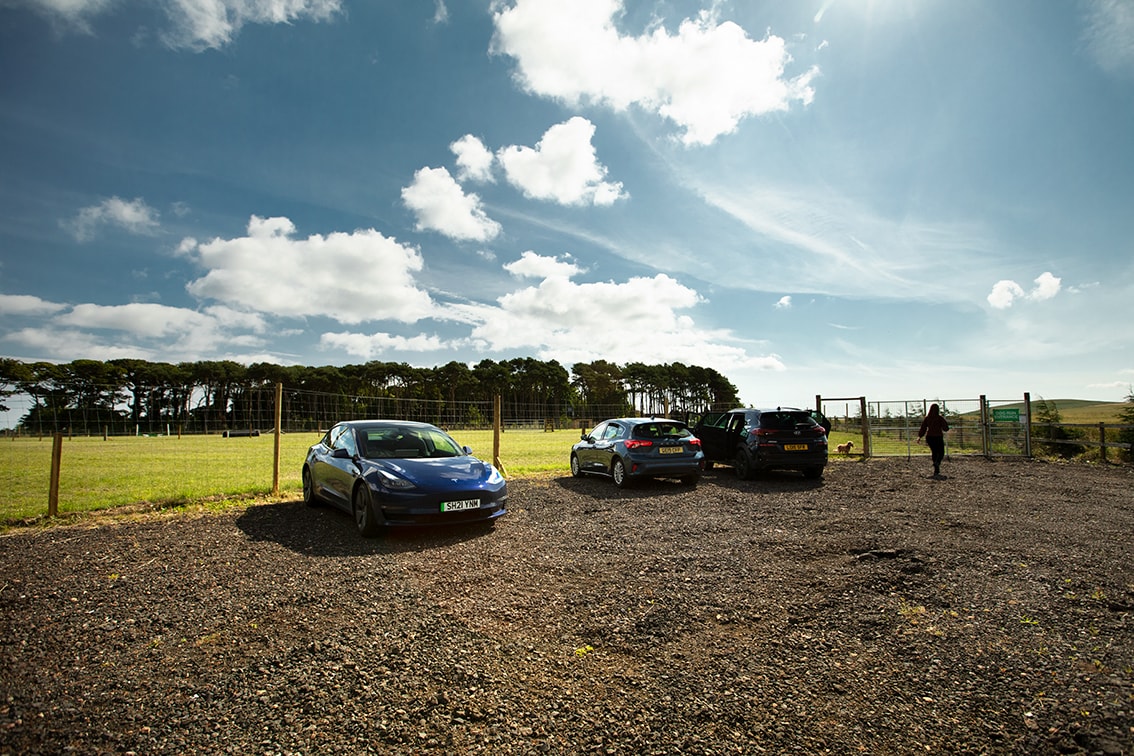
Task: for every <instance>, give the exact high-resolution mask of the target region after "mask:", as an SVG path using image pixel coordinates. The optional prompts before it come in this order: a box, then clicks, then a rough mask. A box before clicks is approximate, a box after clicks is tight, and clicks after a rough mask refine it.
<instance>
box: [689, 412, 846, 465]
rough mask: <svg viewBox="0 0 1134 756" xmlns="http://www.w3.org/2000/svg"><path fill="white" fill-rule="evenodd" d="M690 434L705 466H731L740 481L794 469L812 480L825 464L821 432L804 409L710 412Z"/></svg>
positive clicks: (825, 455)
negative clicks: (703, 457)
mask: <svg viewBox="0 0 1134 756" xmlns="http://www.w3.org/2000/svg"><path fill="white" fill-rule="evenodd" d="M693 435H695V436H696V437H697V438H699V439H701V448H702V450H703V451H704V452H705V459H706V466H708V465H711V464H712V463H713V462H723V463H724V464H728V465H732V466H733V467H735V468H736V474H737V476H739V477H740V478H751V477H752V476H753V475H755V474H756V473H758V472H762V471H764V470H798V471H799V472H802V473H803V475H804V476H805V477H807V478H811V479H818V478H821V477H823V468H824V467H826V466H827V432H826V430H824V429H823V426H821V425H819V424H818V423H817V422H815V418H813V417H812V416H811V413H810V412H808V411H807V410H802V409H796V408H794V407H776V408H774V409H735V410H729V411H728V412H724V413H710V414H707V415H705V416H703V417H702V418H701V420H700V421H699V422H698V423H697V424H696V426H695V427H694V428H693Z"/></svg>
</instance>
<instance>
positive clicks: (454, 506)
mask: <svg viewBox="0 0 1134 756" xmlns="http://www.w3.org/2000/svg"><path fill="white" fill-rule="evenodd" d="M478 507H480V499H464V500H463V501H443V502H441V511H442V512H459V511H460V510H462V509H477V508H478Z"/></svg>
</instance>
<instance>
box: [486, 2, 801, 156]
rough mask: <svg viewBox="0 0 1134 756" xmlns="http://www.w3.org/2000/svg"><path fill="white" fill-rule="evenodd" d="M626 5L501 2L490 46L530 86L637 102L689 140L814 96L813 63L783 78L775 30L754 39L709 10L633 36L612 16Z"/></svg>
mask: <svg viewBox="0 0 1134 756" xmlns="http://www.w3.org/2000/svg"><path fill="white" fill-rule="evenodd" d="M623 9H624V6H623V3H622V0H575V1H574V2H570V3H566V2H562V0H516V2H514V3H511V4H509V5H507V6H503V5H502V4H500V3H497V4H496V7H495V10H494V14H493V18H494V21H495V24H496V36H495V38H494V40H493V51H494V52H496V53H499V54H503V55H508V56H510V57H512V58H514V59H515V61H516V65H517V71H516V78H517V80H518V81H519V82H520V84H521V85H522V86H523V87H524V88H525V89H527V90H528V91H530V92H532V93H535V94H538V95H542V96H545V97H550V98H554V99H558V100H561V101H564V102H566V103H568V104H572V105H573V104H578V103H580V102H593V103H598V104H602V105H606V106H609V107H611V108H613V109H615V110H625V109H627V108H629V107H630V106H631V105H637V106H640V107H642V108H645V109H647V110H652V111H654V112H656V113H658V114H659V115H661V116H662V117H664V118H667V119H669V120H671V121H673V122H674V123H676V124H677V125H678V126H679V127H680V128H681V129H682V130H683V134H682V140H683V141H684V142H685V143H686V144H689V145H697V144H710V143H711V142H713V141H714V140H715V139H716V138H717V137H718V136H720V135H722V134H728V133H731V132H733V131H735V130H736V128H737V126H738V124H739V123H740V121H741V120H742V119H744V118H745V117H748V116H757V115H762V114H766V113H772V112H776V111H783V110H787V109H788V107H789V106H790V105H791V103H792V102H801V103H803V104H808V103H810V102H811V100H812V99H813V98H814V90H813V89H812V87H811V81H812V79H813V78H814V77H815V76H816V75H817V74H818V70H817V69H810V70H808V71H806V72H804V73H802V74H799V75H797V76H795V77H791V78H788V77H787V76H786V75H785V69H786V67H787V65H788V64H789V63H790V62H791V56H790V55H789V53H788V51H787V46H786V44H785V42H784V40H783V39H781V38H780V37H776V36H773V35H771V34H769V35H767V36H766V37H765V38H764V39H760V40H757V39H752V38H751V37H749V36H748V34H747V33H746V32H745V30H744V29H742V28H741V27H740V26H738V25H737V24H735V23H733V22H729V21H726V22H718V20H717V18H716V17H715V15H714V14H713V13H712V12H709V11H702V12H701V13H700V14H699V15H698V16H697V17H696V18H686V19H684V20H683V21H682V22H681V23H680V25H679V27H678V30H677V33H676V34H670V32H669V31H668V30H666V29H665V28H663V27H662V26H661V25H660V24H659V25H657V26H656V27H655V28H653V29H652V30H647V31H645V32H644V33H642V34H640V35H638V36H632V35H627V34H623V33H621V32H620V31H619V30H618V29H617V27H616V25H615V19H616V18H618V17H620V16H621V15H622V13H623Z"/></svg>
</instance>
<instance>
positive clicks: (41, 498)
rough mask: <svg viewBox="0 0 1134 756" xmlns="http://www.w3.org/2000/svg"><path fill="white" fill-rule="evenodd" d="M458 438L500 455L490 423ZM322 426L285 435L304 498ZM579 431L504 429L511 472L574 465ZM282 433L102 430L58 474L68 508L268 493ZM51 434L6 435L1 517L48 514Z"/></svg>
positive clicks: (74, 450) (293, 484) (287, 494)
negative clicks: (308, 463) (304, 473)
mask: <svg viewBox="0 0 1134 756" xmlns="http://www.w3.org/2000/svg"><path fill="white" fill-rule="evenodd" d="M452 436H453V437H454V438H455V439H457V441H459V442H460V443H462V444H465V445H468V446H470V447H472V449H473V453H474V454H476V455H477V456H479V457H481V458H482V459H487V460H491V459H492V444H493V440H492V439H493V437H492V431H491V430H484V431H455V432H453V433H452ZM319 438H320V436H319V434H316V433H311V434H293V433H286V434H284V435H283V436H282V438H281V442H280V495H281V496H282V497H284V498H292V497H298V496H299V495H300V492H301V488H302V484H301V482H300V468H301V467H302V465H303V459H304V457H305V455H306V454H307V449H308V447H310V446H311V445H312V444H314V443H315V442H317V441H318V440H319ZM578 438H579V435H578V431H570V430H561V431H555V432H553V433H545V432H543V431H529V430H509V431H506V432H504V433H502V434H501V442H500V446H501V448H500V460H501V463H502V466H503V468H504V470H505V473H506V474H507V475H508V476H509V477H515V476H522V475H526V474H532V473H539V472H546V471H555V470H561V471H566V470H567V458H568V455H569V453H570V450H571V444H573V443H574V442H575V441H577V440H578ZM274 453H275V439H274V437H273V436H271V435H261V436H255V437H250V438H239V437H238V438H224V437H223V436H219V435H208V436H182V437H180V438H178V437H175V436H156V437H149V436H112V437H110V438H108V439H106V440H104V439H103V438H102V437H101V436H96V437H74V438H64V439H63V452H62V456H61V465H60V476H59V477H60V480H59V513H60V514H61V515H66V514H73V513H77V512H88V511H95V510H100V509H110V508H114V507H121V506H125V505H137V504H146V503H148V504H152V505H155V506H177V505H184V504H200V503H202V502H206V503H207V502H211V501H212V502H220V501H223V499H225V498H226V497H232V498H242V497H266V496H269V495H270V494H271V491H272V475H273V472H272V468H273V459H274ZM50 485H51V438H50V437H44V438H30V437H19V438H14V437H9V438H4V439H2V440H0V486H2V490H3V491H4V492H5V494H6V495H5V496H4V497H3V499H0V524H5V523H7V524H11V523H13V522H21V521H27V520H34V519H37V518H40V517H43V516H45V515H46V514H47V503H48V495H49V489H50Z"/></svg>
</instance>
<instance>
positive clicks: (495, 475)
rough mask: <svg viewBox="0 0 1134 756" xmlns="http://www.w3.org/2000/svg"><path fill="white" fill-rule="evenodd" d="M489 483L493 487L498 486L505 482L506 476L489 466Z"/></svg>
mask: <svg viewBox="0 0 1134 756" xmlns="http://www.w3.org/2000/svg"><path fill="white" fill-rule="evenodd" d="M488 482H489V484H491V485H496V484H497V483H503V482H504V476H503V475H501V474H500V471H499V470H497V469H496V468H495V467H493V466H492V465H489V466H488Z"/></svg>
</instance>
